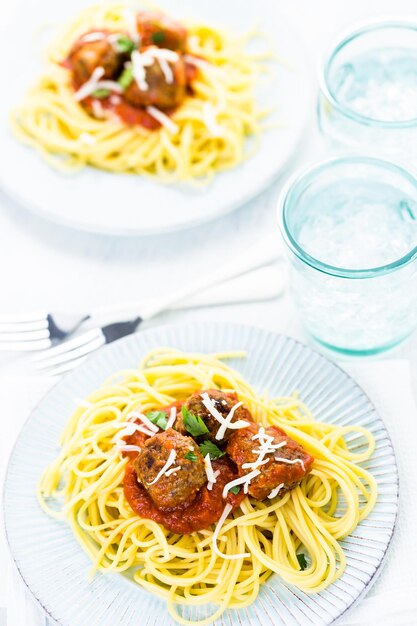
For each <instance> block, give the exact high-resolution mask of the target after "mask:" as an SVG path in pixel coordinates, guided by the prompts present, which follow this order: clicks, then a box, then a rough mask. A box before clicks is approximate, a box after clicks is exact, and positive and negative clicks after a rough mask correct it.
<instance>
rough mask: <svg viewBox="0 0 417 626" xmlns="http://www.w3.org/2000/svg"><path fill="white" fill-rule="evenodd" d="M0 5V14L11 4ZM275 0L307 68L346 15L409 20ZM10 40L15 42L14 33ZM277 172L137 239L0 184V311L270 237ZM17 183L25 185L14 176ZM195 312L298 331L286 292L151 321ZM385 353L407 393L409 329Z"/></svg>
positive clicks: (399, 0)
mask: <svg viewBox="0 0 417 626" xmlns="http://www.w3.org/2000/svg"><path fill="white" fill-rule="evenodd" d="M24 1H25V2H28V1H30V0H24ZM31 1H33V0H31ZM200 1H201V0H200ZM204 1H209V0H204ZM242 1H246V2H247V1H248V0H242ZM225 2H227V0H225ZM3 4H4V6H3V7H2V16H3V17H4V15H5V12H6V14H7V13H8V12H9V13H11V12H12V11H14V10H16V7H17V6H18V5H17V4H16V3H14V4H13V3H8V4H7V6H6V5H5V2H4V3H3ZM197 4H198V3H196V6H197ZM281 4H282V11H283V13H285V14H287V15H288V16H289V18H290V19H291V20H292V21H293V22H294V23H295V24H296V25H297V27H298V30H299V32H300V33H301V35H302V37H303V39H304V41H305V46H306V48H307V52H308V56H309V58H310V59H311V62H312V68H313V71H314V69H315V68H316V67H317V66H318V64H319V59H320V57H321V55H322V53H323V52H324V50H325V49H327V47H328V45H329V43H330V42H331V41H333V40H334V38H335V36H337V33H338V32H339V31H340V30H343V29H345V28H346V27H349V26H350V25H351V24H353V23H354V22H356V21H359V20H362V19H364V18H368V17H372V16H374V17H375V16H382V15H387V14H388V15H392V14H398V15H400V14H401V15H411V16H413V17H414V18H417V1H416V0H395V1H394V0H349V1H346V0H287V2H282V3H281ZM254 11H256V0H254ZM22 19H24V12H22ZM2 28H7V20H5V21H3V18H2V24H0V36H1V29H2ZM16 44H17V47H18V35H17V38H16ZM16 53H18V52H17V51H11V55H10V59H2V60H1V61H0V62H3V63H4V62H12V59H13V54H16ZM3 88H4V86H2V89H3ZM314 114H315V102H314V101H312V103H311V124H310V127H309V129H308V132H306V135H305V140H304V141H303V144H302V148H301V150H300V152H299V154H298V159H297V163H296V164H295V165H294V167H296V166H300V165H302V164H306V163H312V162H314V161H315V160H317V159H318V158H321V156H322V155H323V151H324V149H323V147H322V145H321V142H320V138H319V136H318V133H317V130H316V123H315V117H314ZM0 141H1V137H0ZM271 158H273V155H271ZM0 167H1V163H0ZM292 169H294V168H292ZM285 178H286V176H284V177H283V178H282V179H281V180H280V181H277V183H276V184H274V185H273V186H272V187H271V188H270V189H269V190H267V191H265V192H264V193H263V194H262V195H261V196H260V197H258V198H257V199H256V200H254V201H252V202H251V203H249V204H248V205H246V206H245V207H243V208H242V209H240V210H238V211H237V212H235V213H233V214H231V215H229V216H227V217H225V218H223V219H220V220H217V221H216V222H214V223H212V224H209V225H207V226H203V227H200V228H197V229H194V230H191V231H184V232H182V233H177V234H175V235H163V236H158V237H150V238H146V239H122V238H112V237H107V236H97V237H95V236H91V235H87V234H83V233H77V232H75V231H67V230H64V229H62V228H60V227H57V226H53V225H50V224H48V223H46V222H43V221H42V220H41V219H39V218H36V217H34V216H32V215H31V214H30V213H28V212H26V211H25V210H24V209H23V208H22V207H19V206H18V205H17V204H16V203H14V202H13V201H12V200H11V199H10V198H6V196H4V195H3V194H2V192H1V191H0V261H1V265H0V268H1V269H0V313H2V312H5V311H28V310H31V309H39V308H42V309H48V310H50V311H67V310H68V311H69V310H74V311H88V310H89V309H90V308H93V307H97V306H98V305H100V304H110V303H112V302H113V303H121V302H123V301H124V300H127V299H128V300H132V299H133V297H135V298H136V297H137V298H140V297H143V298H144V299H146V298H147V297H153V296H157V295H158V294H160V293H163V292H168V291H171V290H172V289H173V288H175V285H178V284H182V283H183V282H184V281H187V280H189V279H193V278H195V277H196V276H198V275H204V274H205V273H206V272H207V271H209V269H210V268H211V267H212V266H213V265H216V264H221V263H222V261H223V260H224V259H227V258H230V257H234V256H235V255H239V254H244V250H245V247H246V246H247V245H248V244H249V243H252V242H253V241H256V240H261V239H262V235H263V234H265V233H267V232H268V231H270V230H271V229H275V230H276V233H277V241H278V238H279V233H278V229H277V226H276V217H275V211H276V201H277V195H278V192H279V189H280V187H281V185H282V182H283V180H285ZM25 184H30V183H29V182H28V181H22V185H25ZM196 318H198V319H224V320H238V321H240V322H247V323H254V324H257V325H260V326H265V327H268V328H271V329H274V330H276V331H283V332H287V333H289V334H292V335H295V336H298V337H300V338H304V337H303V332H302V330H301V328H300V326H299V323H298V322H297V320H296V316H295V312H294V311H293V309H292V306H291V304H290V302H289V300H288V297H287V296H285V297H283V298H281V299H279V300H276V301H274V302H268V303H259V304H248V305H239V306H228V307H217V308H211V309H199V310H194V311H187V312H176V313H169V314H165V315H163V316H161V318H160V319H159V320H155V321H154V322H153V323H165V322H168V321H177V320H178V321H184V320H186V319H196ZM305 339H306V338H305ZM306 340H307V341H308V339H306ZM387 356H388V355H387ZM389 357H390V358H396V357H405V358H408V359H409V360H410V361H411V366H412V378H413V385H414V393H416V391H417V335H414V337H412V338H411V339H410V340H409V341H408V342H407V343H406V344H404V345H403V346H401V347H400V348H398V349H397V350H396V351H395V352H394V353H391V354H390V355H389ZM27 368H28V366H27V361H26V360H24V359H23V358H22V357H10V355H4V354H3V355H2V354H1V353H0V375H2V374H4V375H6V374H7V375H10V374H16V373H19V372H20V371H23V370H24V369H25V370H27ZM0 384H1V379H0ZM21 601H22V602H23V595H22V596H21ZM34 619H35V618H34V613H32V611H31V610H29V608H28V611H27V621H26V623H19V624H12V625H11V626H34V624H35V622H34ZM0 622H1V618H0ZM39 623H40V622H39ZM393 623H394V622H393ZM402 623H404V624H405V623H406V622H402ZM407 623H408V622H407ZM411 623H412V622H410V624H411ZM369 624H370V625H371V624H372V621H371V618H370V621H369Z"/></svg>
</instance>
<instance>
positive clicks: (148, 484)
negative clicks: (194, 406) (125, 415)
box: [134, 428, 207, 511]
mask: <svg viewBox="0 0 417 626" xmlns="http://www.w3.org/2000/svg"><path fill="white" fill-rule="evenodd" d="M172 450H174V451H175V453H176V455H175V459H174V461H173V463H172V465H171V466H170V467H169V468H168V470H167V472H168V473H164V474H163V475H162V476H161V477H160V478H159V479H158V480H156V481H155V479H156V478H157V476H158V474H159V472H160V471H161V469H162V468H163V467H164V465H165V464H166V462H167V460H168V458H169V456H170V454H171V452H172ZM187 455H189V457H190V458H187ZM134 466H135V470H136V473H137V476H138V479H139V481H140V482H141V483H142V485H143V486H144V488H145V489H146V490H147V492H148V494H149V495H150V497H151V498H152V501H153V502H154V504H155V506H157V507H158V509H161V510H163V511H170V510H172V509H175V508H177V507H180V506H185V505H189V504H191V503H192V502H193V501H194V499H195V497H196V495H197V492H198V491H199V489H201V487H203V485H205V484H206V482H207V477H206V472H205V468H204V458H203V455H202V454H201V452H200V450H199V448H198V446H197V444H196V443H195V441H194V440H193V439H191V437H184V436H183V435H181V434H180V433H178V432H176V431H175V430H173V429H172V428H168V430H166V431H164V432H161V433H158V434H156V435H154V436H153V437H151V438H150V439H148V440H147V441H146V443H145V445H144V446H143V448H142V451H141V452H140V453H139V454H138V456H137V458H136V459H135V462H134ZM170 470H174V471H173V472H172V473H171V472H170ZM154 481H155V482H154Z"/></svg>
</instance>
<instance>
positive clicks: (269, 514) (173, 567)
mask: <svg viewBox="0 0 417 626" xmlns="http://www.w3.org/2000/svg"><path fill="white" fill-rule="evenodd" d="M230 356H237V355H236V354H230V353H225V354H222V355H220V354H218V355H203V354H192V353H183V352H180V351H177V350H173V349H168V348H164V349H159V350H154V351H152V352H150V353H149V354H147V355H146V356H145V358H144V359H143V361H142V363H141V365H140V367H139V368H138V369H137V370H136V369H135V370H128V371H124V372H120V373H119V374H117V375H115V376H113V377H112V378H111V379H110V380H108V381H107V382H106V384H104V385H103V386H102V387H101V388H100V389H98V390H97V391H95V392H94V393H92V394H91V395H90V396H89V397H88V399H87V400H86V401H84V402H83V403H82V404H80V405H79V406H78V408H77V409H76V411H75V412H74V414H73V415H72V417H71V419H70V421H69V422H68V425H67V427H66V429H65V432H64V433H63V436H62V441H61V450H60V453H59V455H58V457H57V458H56V460H55V461H54V462H53V463H52V464H51V465H50V466H49V467H48V468H47V470H46V471H45V473H44V475H43V476H42V479H41V482H40V485H39V494H38V496H39V501H40V503H41V505H42V507H43V508H44V509H45V511H46V512H47V513H48V514H50V515H52V516H54V517H57V518H59V519H63V520H64V519H65V520H67V522H68V523H69V524H70V525H71V528H72V531H73V532H74V534H75V536H76V538H77V540H78V541H79V543H80V544H81V546H82V547H83V548H84V550H85V551H86V552H87V553H88V554H89V556H90V557H91V559H92V561H93V563H94V570H99V571H102V572H129V573H130V574H131V576H133V579H134V580H135V582H136V583H137V584H138V585H140V586H142V587H143V588H144V589H146V590H148V591H151V592H153V593H155V594H157V595H159V596H161V597H163V598H165V599H166V601H167V603H168V607H169V611H170V612H171V614H172V616H173V617H174V619H176V620H177V621H179V622H180V623H183V624H190V623H193V622H192V621H190V620H189V619H187V618H186V617H185V616H184V615H182V612H181V606H182V605H188V606H190V605H200V606H201V605H202V604H206V603H210V605H213V604H215V605H217V609H215V611H214V612H213V613H212V614H211V616H210V617H207V618H206V619H203V620H201V621H200V622H199V623H200V624H203V623H210V622H211V621H212V620H214V619H216V618H218V617H219V616H220V615H221V614H222V612H223V611H224V610H225V609H226V608H235V609H239V608H242V607H245V606H248V605H249V604H251V603H252V602H254V600H255V599H256V597H257V595H258V592H259V588H260V586H261V584H262V583H263V582H265V581H266V580H267V579H268V578H269V577H270V576H271V575H272V574H274V573H275V574H276V575H278V576H280V577H281V578H282V580H283V581H285V582H286V583H289V584H291V585H295V586H296V587H298V588H299V589H301V590H303V591H305V592H307V593H315V592H319V591H321V590H323V589H325V588H326V587H328V586H329V585H331V583H332V582H334V581H335V580H336V579H337V578H338V577H339V576H341V574H342V573H343V571H344V569H345V554H344V551H343V548H342V546H341V544H340V540H341V539H342V538H343V537H346V536H347V535H349V534H350V533H351V532H352V531H353V530H354V529H355V528H356V526H357V525H358V524H359V522H360V521H361V520H363V519H364V518H366V517H367V516H368V515H369V513H370V512H371V510H372V508H373V506H374V504H375V502H376V497H377V488H376V482H375V480H374V478H373V477H372V475H371V474H370V473H369V472H367V471H366V470H365V469H363V467H362V466H361V462H362V461H365V460H366V459H368V458H369V457H370V456H371V455H372V453H373V450H374V445H375V444H374V439H373V437H372V435H371V434H370V433H369V432H368V431H367V430H366V429H364V428H362V427H355V426H349V427H340V426H335V425H332V424H326V423H322V422H318V421H315V419H314V418H313V416H312V415H311V413H310V412H309V410H308V408H307V407H306V406H305V405H304V404H303V403H302V402H301V400H300V399H299V398H298V397H297V395H296V394H295V395H294V396H291V397H276V398H270V397H268V396H267V395H262V396H259V395H258V394H257V393H256V392H255V391H254V389H252V387H251V386H250V385H249V384H248V383H247V382H246V381H245V380H244V379H243V378H242V376H241V375H240V374H239V373H238V372H236V371H234V370H233V369H231V368H230V367H228V366H227V365H226V364H225V363H224V362H223V360H224V359H226V358H229V357H230ZM241 356H243V355H241ZM347 436H348V437H347ZM352 437H353V440H354V441H355V445H356V447H355V448H351V449H350V448H349V446H348V444H347V443H346V438H347V439H350V438H352ZM358 440H360V441H361V442H362V443H361V445H360V446H359V447H357V442H358Z"/></svg>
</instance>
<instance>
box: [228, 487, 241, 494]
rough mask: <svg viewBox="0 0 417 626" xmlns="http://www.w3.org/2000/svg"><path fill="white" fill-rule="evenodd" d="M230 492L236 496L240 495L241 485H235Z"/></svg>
mask: <svg viewBox="0 0 417 626" xmlns="http://www.w3.org/2000/svg"><path fill="white" fill-rule="evenodd" d="M229 491H230V492H231V493H234V494H235V495H236V494H238V493H239V491H240V487H239V485H235V486H234V487H231V488H230V489H229Z"/></svg>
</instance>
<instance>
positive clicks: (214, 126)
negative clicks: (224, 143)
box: [203, 102, 224, 137]
mask: <svg viewBox="0 0 417 626" xmlns="http://www.w3.org/2000/svg"><path fill="white" fill-rule="evenodd" d="M217 113H218V110H217V109H216V108H215V107H214V106H213V105H212V104H210V103H209V102H205V103H204V105H203V121H204V125H205V126H206V128H207V130H208V131H209V133H210V135H211V136H212V137H222V136H223V135H224V128H223V127H222V126H221V125H220V124H219V123H218V122H217Z"/></svg>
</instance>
